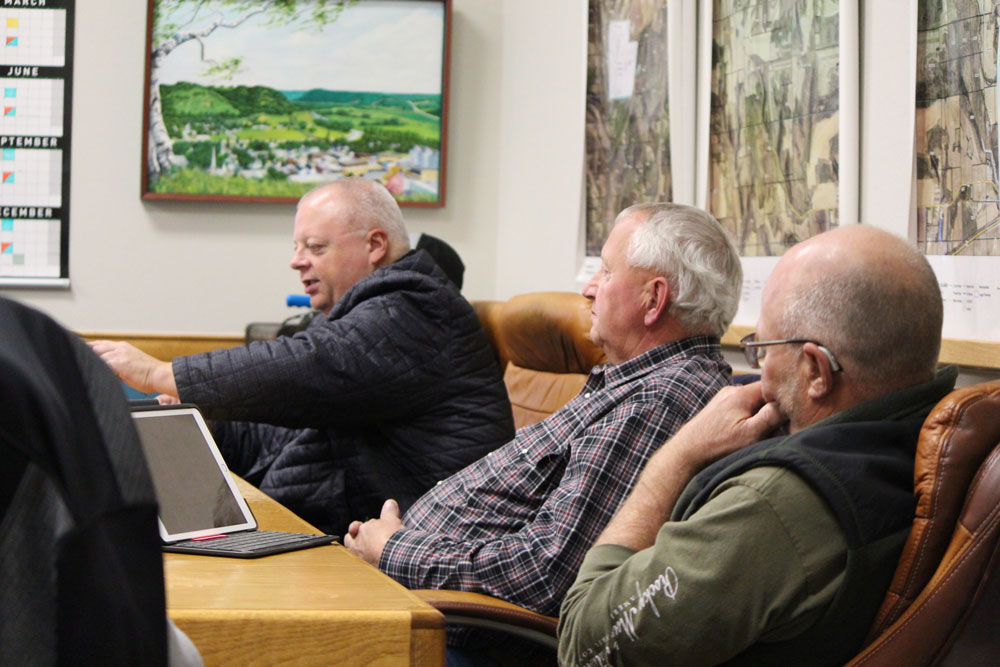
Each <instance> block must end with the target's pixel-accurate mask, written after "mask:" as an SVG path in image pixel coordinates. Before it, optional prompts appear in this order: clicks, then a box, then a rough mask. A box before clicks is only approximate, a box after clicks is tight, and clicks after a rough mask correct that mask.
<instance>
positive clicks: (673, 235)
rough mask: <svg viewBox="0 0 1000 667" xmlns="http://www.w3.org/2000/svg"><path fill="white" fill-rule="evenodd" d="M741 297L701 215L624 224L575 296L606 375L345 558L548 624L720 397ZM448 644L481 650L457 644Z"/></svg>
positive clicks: (351, 540) (648, 217)
mask: <svg viewBox="0 0 1000 667" xmlns="http://www.w3.org/2000/svg"><path fill="white" fill-rule="evenodd" d="M741 287H742V270H741V268H740V261H739V256H738V255H737V253H736V249H735V247H734V246H733V243H732V240H731V239H730V238H729V236H728V235H727V234H726V232H725V230H724V229H723V228H722V226H721V225H720V224H719V223H718V221H716V220H715V218H713V217H712V216H711V215H709V214H708V213H705V212H704V211H702V210H699V209H696V208H693V207H690V206H682V205H678V204H640V205H636V206H632V207H630V208H627V209H625V210H624V211H622V212H621V213H620V214H619V215H618V218H617V220H616V222H615V226H614V228H613V229H612V231H611V234H610V236H609V237H608V240H607V243H605V245H604V249H603V251H602V252H601V268H600V270H599V271H598V273H597V274H596V275H595V276H594V277H593V278H592V279H591V280H590V282H588V283H587V286H586V287H585V288H584V290H583V294H584V296H586V297H587V298H589V299H591V300H592V301H593V304H592V306H591V313H592V314H591V320H592V323H591V330H590V337H591V339H592V340H593V341H594V342H595V343H596V344H598V345H600V346H601V347H602V348H603V349H604V351H605V353H606V354H607V357H608V360H609V362H610V363H609V364H606V365H602V366H598V367H597V368H594V369H593V370H592V371H591V373H590V377H589V378H588V379H587V382H586V384H585V385H584V387H583V389H581V391H580V393H579V394H578V395H577V396H576V397H575V398H574V399H573V400H571V401H570V402H569V403H568V404H566V405H565V406H564V407H563V408H561V409H560V410H558V411H557V412H555V413H554V414H552V415H551V416H550V417H549V418H547V419H545V420H544V421H542V422H540V423H538V424H534V425H532V426H527V427H525V428H522V429H520V430H519V431H518V433H517V436H516V437H515V438H514V439H513V440H512V441H511V442H510V443H508V444H507V445H506V446H504V447H502V448H501V449H498V450H497V451H495V452H493V453H492V454H490V455H489V456H486V457H485V458H483V459H481V460H480V461H477V462H476V463H474V464H472V465H470V466H469V467H467V468H465V469H464V470H462V471H461V472H459V473H457V474H455V475H453V476H452V477H450V478H448V479H446V480H444V481H443V482H442V483H441V484H438V485H437V486H435V487H434V488H433V489H431V490H430V491H429V492H427V493H426V494H425V495H424V496H423V497H422V498H420V499H419V500H417V501H416V503H414V504H413V506H412V507H411V508H410V509H409V511H407V512H406V513H405V514H404V515H402V517H401V516H400V509H399V507H397V505H396V503H395V502H394V501H392V500H389V501H387V502H386V504H385V506H384V507H383V509H382V514H381V517H380V518H379V519H375V520H370V521H367V522H365V523H363V524H362V523H360V522H357V521H356V522H354V523H352V524H351V527H350V531H349V534H348V535H347V536H346V537H345V540H344V544H345V545H346V546H347V547H348V548H349V549H351V551H353V552H354V553H356V554H358V555H360V556H361V557H363V558H364V559H365V560H367V561H368V562H370V563H372V564H373V565H377V566H378V567H379V569H381V570H382V571H383V572H386V573H387V574H389V575H390V576H391V577H393V578H394V579H396V580H397V581H399V582H400V583H402V584H403V585H405V586H407V587H410V588H444V589H457V590H466V591H477V592H482V593H487V594H490V595H493V596H496V597H499V598H502V599H504V600H508V601H510V602H514V603H516V604H519V605H521V606H524V607H527V608H529V609H532V610H534V611H538V612H540V613H543V614H554V613H556V611H557V610H558V608H559V603H560V602H561V601H562V598H563V595H564V594H565V593H566V590H567V589H568V588H569V585H570V584H571V583H572V581H573V577H574V576H575V575H576V571H577V568H578V567H579V565H580V562H581V560H582V559H583V555H584V553H585V552H586V550H587V548H588V547H589V546H590V544H591V542H592V541H593V540H594V538H595V537H597V535H598V533H599V532H600V531H601V529H602V528H603V527H604V525H605V524H606V523H607V521H608V520H609V519H610V518H611V516H612V514H613V513H614V511H615V509H616V508H617V507H618V505H619V503H620V502H621V501H622V499H623V498H624V497H625V495H626V494H627V493H628V491H629V489H630V488H631V487H632V484H633V483H634V482H635V479H636V477H637V475H638V471H639V470H640V469H641V468H642V466H643V464H644V463H645V461H646V459H647V458H648V457H649V456H650V454H652V452H653V451H655V449H656V448H657V447H658V446H659V445H660V444H661V443H662V442H663V441H664V440H665V439H667V438H668V437H670V436H671V435H672V434H673V433H674V431H676V430H677V429H678V428H679V427H680V426H681V424H683V423H684V422H685V421H687V420H688V419H689V418H690V417H692V416H693V415H694V414H695V413H696V412H697V411H698V410H699V409H700V408H701V407H702V406H703V405H704V404H705V403H706V402H707V401H708V400H709V399H710V398H711V397H712V395H714V394H715V393H716V392H717V391H718V390H719V389H720V388H721V387H723V386H724V385H726V384H728V383H729V380H730V369H729V366H728V364H726V362H725V361H724V360H723V358H722V355H721V350H720V347H719V339H720V337H721V335H722V334H723V332H725V330H726V328H727V327H728V326H729V322H730V321H731V320H732V317H733V315H734V314H735V313H736V306H737V303H738V300H739V294H740V290H741ZM359 518H362V517H359ZM449 643H450V644H453V645H459V646H461V645H463V644H466V643H468V644H469V645H472V646H476V647H479V648H481V647H483V646H484V645H485V644H487V641H486V640H485V639H483V638H481V637H478V638H476V639H475V640H474V641H473V640H472V639H470V638H469V637H467V636H462V635H459V634H454V633H452V634H450V635H449ZM509 648H510V644H509V643H507V644H505V645H504V647H503V650H504V651H507V650H509ZM487 650H488V649H487ZM460 651H461V650H460V649H458V650H456V649H452V652H451V653H450V655H449V658H450V659H454V657H455V656H456V655H457V653H459V652H460ZM470 657H471V656H465V658H466V659H469V658H470Z"/></svg>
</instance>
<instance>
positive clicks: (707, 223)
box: [615, 202, 743, 337]
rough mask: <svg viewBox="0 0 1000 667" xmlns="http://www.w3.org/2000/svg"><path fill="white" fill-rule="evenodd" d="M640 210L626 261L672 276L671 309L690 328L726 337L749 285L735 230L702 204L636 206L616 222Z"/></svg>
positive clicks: (698, 332)
mask: <svg viewBox="0 0 1000 667" xmlns="http://www.w3.org/2000/svg"><path fill="white" fill-rule="evenodd" d="M637 214H638V215H642V216H644V219H643V220H641V221H640V223H639V226H638V227H636V229H635V231H633V232H632V235H631V237H630V238H629V241H628V247H627V249H626V254H625V261H626V262H627V263H628V264H629V266H634V267H636V268H641V269H648V270H650V271H653V272H654V273H657V274H658V275H661V276H663V277H665V278H666V279H667V281H668V283H669V284H670V293H671V294H670V297H671V298H670V308H669V311H668V312H669V314H670V315H672V316H674V317H676V318H677V320H678V321H679V322H680V323H681V326H683V327H684V329H685V330H686V331H687V333H688V334H691V335H693V334H706V335H711V336H719V337H721V336H722V334H724V333H725V332H726V329H727V328H729V325H730V323H731V322H732V321H733V317H735V316H736V309H737V307H738V306H739V299H740V292H741V291H742V289H743V267H742V266H741V264H740V257H739V254H738V253H737V251H736V246H735V244H734V243H733V241H732V239H731V238H730V236H729V233H728V232H726V230H725V229H724V228H723V227H722V225H721V224H720V223H719V221H718V220H716V219H715V218H714V217H712V216H711V215H710V214H709V213H706V212H705V211H703V210H701V209H699V208H695V207H693V206H685V205H683V204H671V203H663V202H660V203H652V204H636V205H635V206H630V207H629V208H627V209H625V210H624V211H622V212H621V213H619V214H618V217H617V219H616V220H615V223H616V224H617V223H618V222H619V221H621V220H623V219H625V218H626V217H629V216H633V215H637Z"/></svg>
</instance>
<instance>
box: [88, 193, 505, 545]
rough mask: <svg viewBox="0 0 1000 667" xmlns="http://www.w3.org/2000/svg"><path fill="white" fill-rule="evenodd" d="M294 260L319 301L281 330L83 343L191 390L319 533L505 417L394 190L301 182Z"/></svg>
mask: <svg viewBox="0 0 1000 667" xmlns="http://www.w3.org/2000/svg"><path fill="white" fill-rule="evenodd" d="M294 246H295V251H294V254H293V255H292V260H291V267H292V269H294V270H296V271H298V272H299V276H300V278H301V281H302V285H303V287H304V288H305V292H306V294H307V295H309V300H310V304H311V305H312V307H313V308H315V309H316V310H318V311H320V312H321V313H322V316H317V317H315V318H314V319H313V320H312V322H311V323H310V325H309V326H308V327H307V328H306V329H305V330H304V331H301V332H298V333H296V334H294V335H293V336H282V337H279V338H278V339H277V340H274V341H267V342H254V343H250V344H249V345H247V346H245V347H237V348H233V349H229V350H217V351H214V352H209V353H207V354H197V355H192V356H187V357H177V358H175V359H174V360H173V361H172V362H163V361H159V360H156V359H153V358H152V357H149V356H148V355H146V354H144V353H142V352H140V351H139V350H137V349H135V348H134V347H132V346H131V345H128V344H127V343H120V342H110V341H96V342H94V343H92V344H91V346H92V347H93V349H94V350H95V351H96V352H97V353H98V354H99V355H100V356H101V357H102V358H103V359H104V360H105V361H106V362H107V363H108V364H109V365H110V366H111V367H112V368H113V369H114V370H115V371H116V372H117V374H118V375H119V377H120V378H121V379H122V380H124V381H125V382H126V383H127V384H129V385H131V386H133V387H135V388H136V389H139V390H140V391H146V392H156V393H161V394H165V395H167V396H170V397H173V398H174V399H177V400H181V401H184V402H189V403H194V404H196V405H198V406H199V407H200V408H201V409H202V411H203V412H204V413H205V414H206V415H207V416H208V417H209V418H211V419H214V420H244V421H216V422H214V423H213V433H214V435H215V437H216V440H217V441H218V443H219V447H220V449H221V450H222V451H223V454H224V455H225V458H226V461H227V463H228V464H229V466H230V468H231V469H232V470H233V471H234V472H236V473H237V474H239V475H242V476H243V477H244V478H246V479H247V481H249V482H251V483H253V484H256V485H257V486H258V487H260V489H261V490H262V491H265V492H266V493H268V494H269V495H271V496H273V497H274V498H275V499H276V500H278V501H279V502H281V503H282V504H284V505H285V506H287V507H289V508H290V509H291V510H293V511H294V512H296V513H297V514H299V515H300V516H302V517H303V518H304V519H306V520H307V521H310V522H311V523H313V524H314V525H316V526H317V527H319V528H321V529H323V530H325V531H327V532H332V533H337V534H343V533H344V532H345V531H346V530H347V525H348V522H349V520H350V519H352V518H354V517H357V516H375V515H377V514H378V512H379V509H380V507H381V505H382V500H383V499H384V498H385V496H386V495H387V494H389V493H390V492H392V493H396V494H399V498H400V501H401V503H402V504H403V505H404V506H409V504H410V503H411V502H413V501H414V500H416V498H417V497H419V496H420V494H421V493H423V492H424V491H426V490H427V489H428V488H430V487H431V486H432V485H433V484H434V483H435V482H437V481H438V480H440V479H442V478H444V477H447V476H448V475H449V474H451V473H452V472H454V471H456V470H458V469H460V468H461V467H462V466H464V465H466V464H468V463H470V462H472V461H474V460H476V459H478V458H480V457H481V456H483V455H485V454H487V453H489V452H490V451H492V450H493V449H495V448H496V447H498V446H500V445H501V444H503V443H504V442H506V441H507V440H508V439H509V438H510V436H511V435H512V434H513V432H514V426H513V418H512V416H511V408H510V402H509V401H508V399H507V392H506V389H505V387H504V385H503V380H502V378H501V376H500V372H499V369H498V368H497V364H496V361H495V360H494V356H493V351H492V349H491V348H490V345H489V342H488V341H487V339H486V335H485V333H484V332H483V330H482V327H481V326H480V324H479V319H478V318H477V317H476V314H475V312H474V311H473V310H472V306H471V305H470V304H469V303H468V301H467V300H466V299H465V298H463V297H462V295H461V294H460V293H459V292H458V289H457V288H456V287H455V286H454V285H453V284H452V282H451V281H449V280H448V279H447V278H446V276H445V274H444V273H443V272H442V271H441V269H440V268H439V267H438V266H437V265H436V264H435V262H434V260H433V259H432V258H431V257H430V255H428V254H427V253H426V252H424V251H423V250H416V251H410V242H409V237H408V236H407V233H406V228H405V226H404V224H403V217H402V214H401V213H400V211H399V207H398V206H397V204H396V201H395V200H394V199H393V198H392V196H391V195H390V194H389V193H388V191H387V190H386V189H385V188H384V187H383V186H381V185H380V184H378V183H375V182H372V181H368V180H364V179H344V180H339V181H334V182H332V183H329V184H327V185H323V186H320V187H318V188H316V189H314V190H312V191H310V192H308V193H306V195H305V196H303V197H302V199H301V200H300V201H299V205H298V209H297V211H296V215H295V228H294Z"/></svg>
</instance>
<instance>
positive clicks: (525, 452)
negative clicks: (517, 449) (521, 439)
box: [521, 447, 528, 456]
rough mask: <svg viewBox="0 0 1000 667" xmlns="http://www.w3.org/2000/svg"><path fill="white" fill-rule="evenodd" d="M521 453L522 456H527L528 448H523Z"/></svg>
mask: <svg viewBox="0 0 1000 667" xmlns="http://www.w3.org/2000/svg"><path fill="white" fill-rule="evenodd" d="M521 453H522V454H524V455H525V456H527V455H528V448H527V447H525V448H524V449H522V450H521Z"/></svg>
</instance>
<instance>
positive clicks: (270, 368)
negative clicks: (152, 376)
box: [173, 293, 452, 428]
mask: <svg viewBox="0 0 1000 667" xmlns="http://www.w3.org/2000/svg"><path fill="white" fill-rule="evenodd" d="M425 306H426V304H425V303H424V302H422V301H420V300H419V299H408V298H407V297H406V294H405V293H391V294H387V295H383V296H380V297H376V298H372V299H369V300H367V301H365V302H364V303H362V304H360V305H359V306H357V307H356V308H354V309H353V310H352V311H351V312H350V313H349V314H348V315H346V316H345V317H343V318H340V319H336V320H333V321H331V320H327V319H322V320H318V321H314V322H313V324H312V325H310V326H309V328H308V329H306V330H305V331H303V332H300V333H297V334H295V335H294V336H290V337H289V336H284V337H281V338H278V339H277V340H273V341H266V342H255V343H251V344H250V345H246V346H240V347H236V348H232V349H228V350H216V351H213V352H208V353H205V354H197V355H192V356H188V357H178V358H176V359H174V361H173V371H174V377H175V379H176V381H177V389H178V393H179V395H180V398H181V400H182V401H184V402H191V403H195V404H197V405H198V406H199V407H200V408H201V409H202V411H203V412H204V413H205V414H206V415H207V416H208V417H210V418H212V419H229V420H244V421H255V422H268V423H271V424H277V425H281V426H288V427H303V426H311V427H316V428H320V427H324V426H331V425H335V424H336V425H339V426H342V427H343V426H349V425H350V424H351V423H355V422H356V423H364V422H370V421H371V420H372V419H373V418H378V419H382V420H393V419H397V418H400V417H403V416H405V415H407V414H412V413H413V412H414V411H419V410H422V409H425V408H426V407H427V406H430V405H432V404H433V402H434V399H435V390H434V387H435V386H436V385H437V383H438V382H440V380H441V379H442V378H443V377H444V375H445V373H446V370H447V369H446V368H444V366H445V364H443V363H442V360H443V355H445V354H446V352H445V350H446V349H447V347H448V345H449V342H450V340H449V339H450V337H451V335H452V332H451V330H450V328H449V327H448V326H446V325H445V324H444V322H445V320H446V319H447V318H446V317H445V316H442V315H443V314H441V313H435V312H428V309H427V308H426V307H425Z"/></svg>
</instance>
